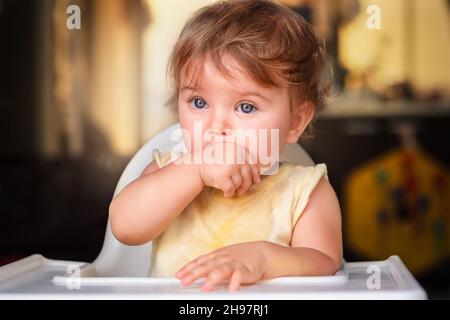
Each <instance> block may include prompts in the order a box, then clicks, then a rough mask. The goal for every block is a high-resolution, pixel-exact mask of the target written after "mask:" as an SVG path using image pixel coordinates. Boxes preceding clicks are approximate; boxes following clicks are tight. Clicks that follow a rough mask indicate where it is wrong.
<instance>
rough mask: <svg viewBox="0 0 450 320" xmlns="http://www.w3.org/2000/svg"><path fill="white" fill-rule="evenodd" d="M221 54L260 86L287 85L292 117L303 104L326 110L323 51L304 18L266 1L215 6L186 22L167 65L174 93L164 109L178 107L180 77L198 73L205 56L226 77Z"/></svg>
mask: <svg viewBox="0 0 450 320" xmlns="http://www.w3.org/2000/svg"><path fill="white" fill-rule="evenodd" d="M224 54H229V55H231V57H232V58H233V59H235V61H236V62H237V63H238V64H239V65H240V66H241V67H242V68H243V69H244V70H245V71H246V72H247V73H248V74H249V76H250V77H251V78H252V79H254V80H255V81H256V82H257V83H258V84H260V85H262V86H265V87H271V86H279V83H280V81H283V80H284V81H286V82H287V83H288V88H289V95H290V106H291V111H293V108H294V106H299V105H300V104H302V103H303V102H305V101H310V102H312V103H313V105H314V107H315V109H316V110H317V109H321V108H322V107H323V106H324V102H325V98H326V95H327V91H328V88H326V87H324V86H323V84H322V72H323V68H324V64H325V50H324V48H323V46H322V45H321V44H320V43H319V41H318V40H317V38H316V36H315V34H314V31H313V29H312V27H311V25H310V24H309V23H308V22H307V21H306V20H305V19H303V17H301V16H300V15H299V14H297V13H296V12H295V11H293V10H291V9H290V8H288V7H285V6H283V5H281V4H277V3H275V2H272V1H265V0H228V1H219V2H216V3H214V4H211V5H209V6H206V7H203V8H201V9H200V10H198V11H196V12H195V13H194V14H193V15H192V16H191V17H190V18H189V19H188V21H187V23H186V25H185V26H184V28H183V30H182V31H181V34H180V36H179V38H178V40H177V42H176V44H175V47H174V49H173V51H172V54H171V56H170V59H169V64H168V70H167V75H168V76H169V77H170V81H171V83H170V85H171V87H172V90H173V92H172V95H171V97H170V99H169V100H168V102H167V104H168V105H171V106H177V105H178V95H179V90H180V74H181V72H182V71H184V72H188V71H192V70H194V69H196V68H197V70H198V69H200V70H201V69H202V66H199V65H198V64H199V63H200V61H204V59H205V58H206V56H208V55H209V56H210V57H211V58H212V61H213V63H214V65H215V67H216V68H217V69H218V70H219V71H220V72H222V73H223V74H224V75H227V76H228V75H229V72H228V71H227V68H225V67H224V66H223V63H222V59H221V57H222V56H223V55H224ZM196 61H197V63H196ZM196 81H197V80H196Z"/></svg>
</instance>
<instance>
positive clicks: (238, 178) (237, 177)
mask: <svg viewBox="0 0 450 320" xmlns="http://www.w3.org/2000/svg"><path fill="white" fill-rule="evenodd" d="M231 180H232V181H233V184H234V189H235V190H237V189H239V188H240V186H241V185H242V182H243V177H242V174H241V170H240V169H239V168H238V172H235V173H233V174H232V175H231Z"/></svg>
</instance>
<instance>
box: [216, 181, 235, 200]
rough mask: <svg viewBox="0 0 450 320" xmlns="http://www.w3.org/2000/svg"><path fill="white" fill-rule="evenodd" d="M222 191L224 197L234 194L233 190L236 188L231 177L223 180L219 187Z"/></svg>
mask: <svg viewBox="0 0 450 320" xmlns="http://www.w3.org/2000/svg"><path fill="white" fill-rule="evenodd" d="M220 189H222V191H223V195H224V197H225V198H231V197H232V196H233V195H234V191H235V190H236V187H235V185H234V182H233V180H232V179H231V178H229V179H228V180H227V181H225V182H224V183H223V184H222V186H221V188H220Z"/></svg>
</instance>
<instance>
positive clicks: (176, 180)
mask: <svg viewBox="0 0 450 320" xmlns="http://www.w3.org/2000/svg"><path fill="white" fill-rule="evenodd" d="M202 188H203V182H202V180H201V178H200V174H199V170H198V167H197V166H195V165H193V164H192V165H190V164H185V163H181V164H175V163H171V164H169V165H167V166H165V167H163V168H161V169H158V168H157V167H156V165H155V163H152V164H150V165H149V166H148V167H147V169H146V170H145V171H144V173H143V174H142V176H141V177H140V178H138V179H137V180H135V181H133V182H131V183H130V184H129V185H127V186H126V187H125V188H124V189H123V190H122V191H121V192H120V193H119V194H118V195H117V196H116V197H114V199H113V200H112V202H111V204H110V207H109V216H110V221H111V229H112V232H113V234H114V236H115V237H116V238H117V239H118V240H119V241H120V242H122V243H124V244H127V245H140V244H144V243H146V242H148V241H151V240H153V239H154V238H156V237H157V236H158V235H159V234H160V233H161V232H163V231H164V230H165V229H166V228H167V226H168V225H169V224H170V222H171V221H172V220H173V219H174V218H176V217H177V216H178V215H179V214H180V213H181V212H182V211H183V209H184V208H186V207H187V205H188V204H189V203H190V202H191V201H192V200H193V199H194V198H195V197H196V196H197V194H198V193H200V191H201V190H202Z"/></svg>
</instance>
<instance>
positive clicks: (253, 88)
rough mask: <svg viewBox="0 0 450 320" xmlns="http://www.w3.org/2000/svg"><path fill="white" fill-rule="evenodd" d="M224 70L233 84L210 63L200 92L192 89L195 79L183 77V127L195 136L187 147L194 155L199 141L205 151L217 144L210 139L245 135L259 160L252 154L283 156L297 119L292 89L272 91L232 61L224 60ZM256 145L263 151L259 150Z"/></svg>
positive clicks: (204, 74) (180, 109)
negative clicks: (292, 126) (294, 121)
mask: <svg viewBox="0 0 450 320" xmlns="http://www.w3.org/2000/svg"><path fill="white" fill-rule="evenodd" d="M224 65H225V66H227V67H228V68H229V70H230V73H231V76H232V78H231V79H229V78H227V77H226V75H222V74H221V73H220V71H219V70H217V69H216V68H215V66H214V64H213V62H211V61H210V60H209V59H207V60H205V62H204V68H203V74H201V75H200V76H199V81H198V87H196V88H194V87H192V86H191V85H190V84H189V82H190V80H191V78H190V75H185V74H181V75H180V93H179V97H178V98H179V99H178V101H179V102H178V113H179V121H180V124H181V127H182V128H183V129H184V130H186V131H187V132H188V133H189V136H190V139H189V142H188V141H186V144H187V147H188V148H190V150H194V140H195V139H197V142H195V143H196V144H197V148H198V147H200V146H201V148H203V147H204V146H205V145H207V144H209V143H210V142H213V141H211V140H210V139H208V138H206V139H205V137H209V138H211V137H212V138H213V139H215V138H219V139H220V138H225V137H226V138H227V139H228V138H233V139H234V138H236V139H237V138H238V137H239V136H241V137H242V135H243V134H244V135H246V136H247V137H252V138H249V139H245V140H246V142H245V147H246V148H247V149H248V150H249V151H251V153H252V154H253V155H254V156H257V155H256V154H254V151H252V150H258V151H257V152H258V154H260V152H265V154H266V155H267V156H270V157H273V156H276V157H278V156H279V154H280V153H281V151H282V150H283V147H284V145H285V144H286V142H288V140H289V129H290V125H291V120H292V119H291V112H290V107H289V96H288V88H287V86H281V87H271V88H267V87H263V86H261V85H259V84H257V83H256V82H255V81H254V80H253V79H252V78H250V76H249V75H247V74H246V72H245V71H244V70H243V69H242V68H240V67H239V66H238V65H237V64H236V63H235V62H234V60H233V59H232V58H228V57H224ZM196 126H197V129H195V128H196ZM264 129H265V130H264ZM195 130H197V133H198V132H199V130H200V131H201V135H198V134H195V132H194V131H195ZM205 132H207V134H205ZM276 133H278V136H277V134H276ZM200 136H201V137H202V139H199V137H200ZM194 137H196V138H194ZM255 137H256V138H255ZM255 139H256V141H255ZM185 140H186V139H185ZM199 140H200V141H199ZM264 140H265V141H266V142H265V141H264ZM240 141H242V139H241V140H240ZM255 142H256V148H257V149H253V148H254V147H255ZM238 144H241V145H242V143H238ZM249 144H251V145H249ZM275 153H276V155H275ZM257 158H258V159H259V158H260V157H259V156H257Z"/></svg>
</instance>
